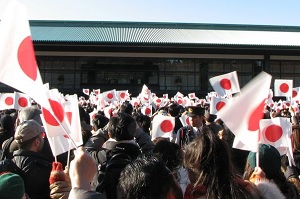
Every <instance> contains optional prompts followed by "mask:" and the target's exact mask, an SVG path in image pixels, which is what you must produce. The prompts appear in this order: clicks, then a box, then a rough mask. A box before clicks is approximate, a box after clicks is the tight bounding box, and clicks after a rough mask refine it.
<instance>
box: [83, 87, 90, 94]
mask: <svg viewBox="0 0 300 199" xmlns="http://www.w3.org/2000/svg"><path fill="white" fill-rule="evenodd" d="M82 92H83V93H84V94H86V95H90V89H88V88H83V89H82Z"/></svg>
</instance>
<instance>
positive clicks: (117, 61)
mask: <svg viewBox="0 0 300 199" xmlns="http://www.w3.org/2000/svg"><path fill="white" fill-rule="evenodd" d="M30 28H31V34H32V39H33V43H34V49H35V54H36V59H37V62H38V66H39V69H40V72H41V76H42V79H43V82H44V83H49V84H50V87H51V88H58V89H59V90H60V91H61V92H62V93H65V94H68V93H70V94H72V93H77V94H79V95H82V88H89V89H101V92H103V91H107V90H111V89H117V90H129V92H130V93H132V95H133V96H134V95H137V94H138V93H139V92H140V91H141V89H142V86H143V85H144V84H146V85H147V86H148V88H149V89H150V90H151V91H152V92H154V93H156V94H157V95H162V94H163V93H169V94H175V93H177V91H180V92H181V93H183V94H188V93H191V92H195V93H196V95H198V96H205V95H206V94H207V92H209V91H212V87H211V85H210V83H209V78H211V77H214V76H217V75H222V74H225V73H229V72H232V71H237V74H238V78H239V82H240V87H243V86H244V85H245V84H246V83H247V82H249V81H250V80H251V79H252V78H253V77H254V76H255V75H257V74H258V73H259V72H260V71H262V70H263V71H266V72H267V73H269V74H271V75H272V76H273V81H274V79H292V80H294V87H299V86H300V27H291V26H264V25H226V24H201V23H200V24H195V23H157V22H155V23H152V22H98V21H30ZM271 86H273V84H272V85H271ZM1 87H2V88H1V89H2V90H3V89H4V90H5V89H8V90H9V88H7V87H6V86H4V85H1Z"/></svg>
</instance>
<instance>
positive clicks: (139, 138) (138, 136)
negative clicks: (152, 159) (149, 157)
mask: <svg viewBox="0 0 300 199" xmlns="http://www.w3.org/2000/svg"><path fill="white" fill-rule="evenodd" d="M134 137H135V140H136V142H137V143H138V144H139V146H140V147H141V150H142V152H143V153H151V152H152V150H153V148H154V143H153V142H152V140H151V137H150V136H149V135H148V134H147V133H146V132H145V131H144V130H143V129H142V128H137V129H136V131H135V134H134Z"/></svg>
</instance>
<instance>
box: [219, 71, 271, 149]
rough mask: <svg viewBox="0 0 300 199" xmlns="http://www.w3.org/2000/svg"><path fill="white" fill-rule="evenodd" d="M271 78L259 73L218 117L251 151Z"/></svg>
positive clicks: (255, 143) (256, 139)
mask: <svg viewBox="0 0 300 199" xmlns="http://www.w3.org/2000/svg"><path fill="white" fill-rule="evenodd" d="M271 79H272V76H271V75H269V74H268V73H265V72H261V73H260V74H259V75H257V76H256V77H255V78H254V79H253V80H251V81H250V82H249V83H248V84H247V85H246V86H245V87H244V88H243V89H242V90H241V94H240V96H239V97H238V98H236V99H235V100H233V101H232V103H230V104H227V105H226V106H224V107H223V108H222V109H221V110H220V111H219V112H218V116H219V117H220V118H221V119H222V120H223V122H224V123H225V124H226V125H227V127H228V128H229V129H230V130H231V131H232V133H233V134H234V135H235V136H236V137H237V139H238V140H240V141H241V142H243V144H244V145H247V146H248V148H250V149H251V151H254V152H255V151H257V149H258V139H259V137H258V136H259V121H260V120H261V119H262V118H263V116H264V113H263V110H264V107H265V101H266V99H267V97H268V93H269V89H270V84H271Z"/></svg>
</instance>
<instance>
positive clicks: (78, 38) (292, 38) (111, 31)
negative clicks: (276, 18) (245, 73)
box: [30, 21, 300, 47]
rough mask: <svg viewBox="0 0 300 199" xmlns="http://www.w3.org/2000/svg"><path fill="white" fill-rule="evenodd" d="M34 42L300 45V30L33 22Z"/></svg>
mask: <svg viewBox="0 0 300 199" xmlns="http://www.w3.org/2000/svg"><path fill="white" fill-rule="evenodd" d="M30 27H31V34H32V38H33V41H34V42H50V43H51V42H71V43H74V42H76V43H101V44H103V43H115V44H157V45H164V44H171V45H261V46H294V47H297V46H300V27H293V26H260V25H222V24H191V23H152V22H97V21H30Z"/></svg>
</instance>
